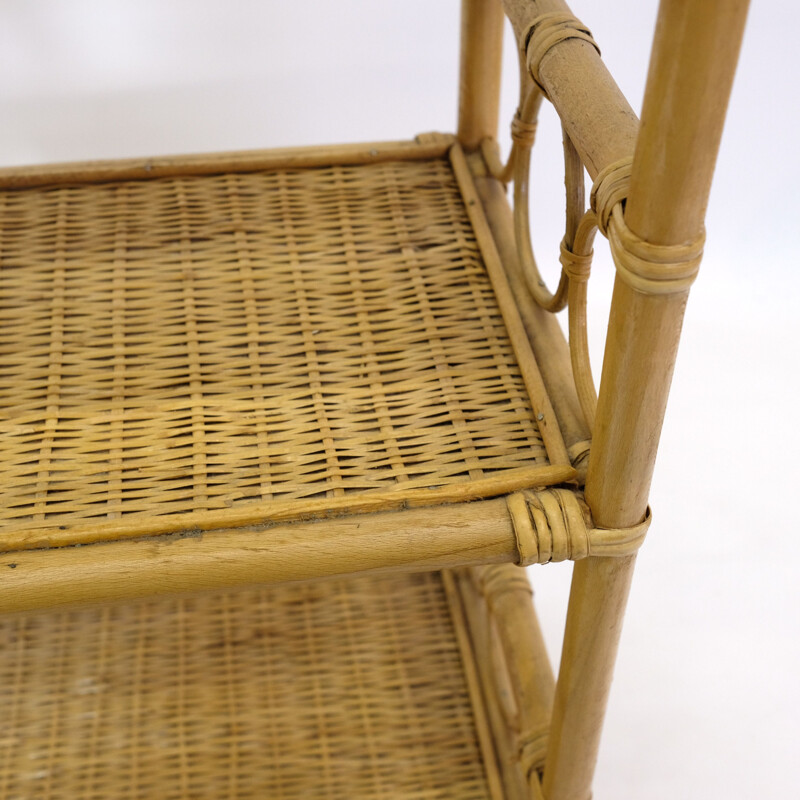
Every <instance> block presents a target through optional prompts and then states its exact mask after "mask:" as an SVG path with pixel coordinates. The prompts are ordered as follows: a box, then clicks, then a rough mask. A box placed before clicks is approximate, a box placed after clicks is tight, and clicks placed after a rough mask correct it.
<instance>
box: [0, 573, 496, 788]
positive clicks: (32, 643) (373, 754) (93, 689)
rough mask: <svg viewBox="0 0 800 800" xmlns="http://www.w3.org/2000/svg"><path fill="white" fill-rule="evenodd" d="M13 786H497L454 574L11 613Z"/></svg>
mask: <svg viewBox="0 0 800 800" xmlns="http://www.w3.org/2000/svg"><path fill="white" fill-rule="evenodd" d="M0 641H2V642H3V643H4V645H3V648H2V658H0V704H1V707H2V709H3V728H2V731H0V798H2V800H22V798H25V800H32V799H33V798H36V800H56V799H58V800H62V798H63V800H109V798H131V799H132V800H133V799H134V798H140V799H141V800H145V798H146V799H147V800H153V799H154V798H159V800H170V799H171V798H182V799H185V798H189V797H191V798H193V800H205V799H206V798H207V799H208V800H219V798H226V800H245V798H259V800H261V799H262V798H271V799H272V800H279V799H280V798H286V799H288V798H292V799H294V798H303V800H306V799H307V798H311V797H314V798H337V800H341V799H342V798H392V799H393V800H402V798H408V799H409V800H411V798H420V799H421V798H425V799H426V800H427V799H428V798H434V797H435V798H443V799H444V798H453V799H454V800H455V799H456V798H458V800H478V798H481V800H483V798H487V797H488V793H487V789H486V784H485V778H484V770H483V765H482V761H481V754H480V751H479V747H478V743H477V736H476V731H475V726H474V721H473V716H472V709H471V705H470V697H469V693H468V689H467V686H466V683H465V680H464V677H463V674H462V671H461V669H462V668H461V660H460V655H459V650H458V646H457V643H456V639H455V632H454V629H453V624H452V622H451V619H450V615H449V609H448V606H447V601H446V598H445V594H444V591H443V588H442V583H441V578H440V576H439V575H438V574H415V575H405V576H400V577H388V578H385V579H380V578H369V579H363V578H362V579H359V580H353V581H346V582H345V581H339V582H323V583H319V584H315V585H309V584H298V585H286V586H281V587H277V588H272V589H269V590H238V591H236V592H232V593H227V594H209V595H197V596H190V597H188V598H181V599H172V598H170V599H167V600H163V599H162V600H158V601H148V602H144V603H138V604H133V605H130V604H129V605H114V606H105V607H93V608H88V609H80V610H74V611H69V612H58V613H48V614H29V615H25V616H21V615H15V616H11V617H5V618H0Z"/></svg>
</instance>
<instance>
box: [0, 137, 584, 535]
mask: <svg viewBox="0 0 800 800" xmlns="http://www.w3.org/2000/svg"><path fill="white" fill-rule="evenodd" d="M451 141H452V140H451V139H450V138H449V137H428V138H427V139H426V140H424V141H423V142H422V143H407V144H403V145H387V146H384V147H369V148H364V147H362V148H361V149H360V150H358V149H357V148H345V149H341V150H335V149H332V150H330V151H294V152H288V153H275V154H265V155H263V157H261V158H260V159H259V158H255V157H253V156H247V157H246V156H241V157H238V158H236V157H230V156H227V157H222V158H220V159H218V160H216V161H215V160H213V159H211V160H199V159H186V160H184V161H182V162H177V163H174V162H168V161H164V162H161V163H159V162H149V163H147V164H142V165H139V166H138V167H137V166H135V165H133V164H131V163H128V162H124V163H120V164H105V165H98V166H89V167H87V168H85V169H84V170H83V171H82V172H78V169H77V168H71V167H66V168H61V169H60V170H59V169H55V170H52V171H51V172H49V173H48V172H46V171H42V170H31V171H30V172H29V173H27V174H25V173H12V174H10V175H8V174H7V175H5V176H0V180H2V182H3V184H4V185H5V186H6V188H4V189H2V191H0V486H2V489H0V495H2V499H0V551H11V550H20V549H31V548H41V547H48V546H53V545H71V544H83V543H89V542H97V541H107V540H114V539H120V538H135V537H143V536H151V535H158V534H166V533H176V532H186V531H193V530H212V529H220V530H221V529H232V528H237V527H241V526H245V525H254V524H261V523H265V522H275V521H283V522H286V521H292V520H298V519H304V518H305V519H307V518H310V517H314V516H320V515H330V514H336V515H339V514H342V513H358V512H365V511H377V510H383V509H391V508H398V507H404V506H409V505H433V504H441V503H449V502H454V501H461V500H473V499H480V498H486V497H491V496H495V495H500V494H504V493H508V492H512V491H515V490H517V489H520V488H525V487H530V486H543V485H552V484H553V483H557V482H559V481H563V480H565V479H568V478H569V477H570V476H571V474H572V473H571V469H570V467H569V462H568V459H567V458H566V453H565V450H564V445H563V441H562V440H561V436H560V433H559V431H558V428H557V425H556V423H555V418H554V416H553V414H552V410H551V408H550V405H549V402H548V401H547V397H546V394H545V392H544V388H543V386H542V384H541V380H540V378H539V373H538V369H537V367H536V364H535V361H534V360H533V355H532V352H531V350H530V346H529V345H528V343H527V341H526V340H525V339H524V336H519V335H518V332H517V328H518V327H519V326H518V318H517V319H515V318H514V314H515V313H516V311H515V309H514V308H513V303H509V302H508V298H509V297H510V295H509V293H508V287H507V285H506V284H505V279H504V277H503V275H502V271H501V270H499V269H498V268H497V265H496V264H493V263H491V262H492V261H493V259H494V260H496V254H495V255H493V256H492V257H491V258H488V259H487V258H486V257H485V255H484V254H483V253H482V248H483V249H485V248H486V247H487V246H489V247H491V246H492V245H491V242H489V241H488V239H487V237H486V236H485V234H483V233H482V226H481V225H480V224H479V225H478V226H477V235H476V226H475V221H476V218H477V217H476V215H481V214H482V212H481V210H480V208H479V203H476V202H475V201H474V199H472V195H471V194H470V192H473V191H474V190H473V189H472V188H471V178H470V176H469V173H468V170H466V168H465V163H466V162H463V156H461V155H460V151H458V153H456V154H453V153H450V156H449V157H448V152H449V147H450V144H451ZM326 152H327V153H328V155H327V156H326ZM459 158H460V159H461V160H459ZM462 162H463V163H462ZM137 170H138V172H137ZM139 172H140V173H141V175H140V174H139ZM144 176H146V177H144ZM142 177H144V179H142ZM465 192H466V194H465ZM465 198H466V199H465ZM478 222H480V219H478ZM484 227H485V225H484ZM487 264H488V265H489V269H488V271H487ZM498 282H499V283H498ZM499 284H500V285H499ZM498 297H500V300H501V302H500V303H499V302H498ZM504 300H505V302H503V301H504ZM501 306H502V308H501ZM509 314H510V315H511V317H512V318H511V321H510V323H509ZM504 315H505V317H506V319H505V320H504ZM515 325H516V327H515ZM509 331H511V333H509Z"/></svg>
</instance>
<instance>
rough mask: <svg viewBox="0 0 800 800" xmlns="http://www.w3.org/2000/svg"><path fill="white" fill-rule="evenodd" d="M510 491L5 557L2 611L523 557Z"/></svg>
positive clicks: (0, 566)
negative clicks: (449, 502)
mask: <svg viewBox="0 0 800 800" xmlns="http://www.w3.org/2000/svg"><path fill="white" fill-rule="evenodd" d="M518 559H519V552H518V550H517V543H516V538H515V534H514V529H513V526H512V523H511V518H510V516H509V512H508V508H507V506H506V501H505V499H504V498H497V499H495V500H479V501H476V502H474V503H462V504H459V505H452V506H447V505H445V506H437V507H434V508H417V509H407V510H405V511H388V512H382V513H379V514H362V515H357V516H349V517H339V518H335V519H327V520H321V521H317V522H296V523H293V524H285V525H274V526H271V527H266V528H265V527H263V526H259V527H253V528H242V529H239V530H228V531H211V532H207V533H200V532H196V533H194V534H192V535H183V536H159V537H155V538H150V539H137V540H133V541H117V542H106V543H99V544H92V545H85V546H83V547H60V548H53V549H50V550H26V551H20V552H17V553H3V554H2V555H0V575H2V578H3V580H2V581H0V612H2V613H5V612H11V611H25V610H30V609H36V608H47V607H51V606H59V605H67V604H72V603H90V602H102V601H108V600H123V599H130V598H134V597H146V596H149V595H159V594H161V595H163V594H174V593H176V592H192V591H204V590H207V589H222V588H227V587H230V586H235V585H248V584H249V585H253V584H258V583H283V582H288V581H299V580H313V579H318V578H327V577H333V576H345V575H353V574H355V573H357V572H363V571H381V572H386V571H392V570H400V571H409V570H412V571H413V570H436V569H448V568H451V567H457V566H462V565H478V564H492V563H503V562H515V561H517V560H518Z"/></svg>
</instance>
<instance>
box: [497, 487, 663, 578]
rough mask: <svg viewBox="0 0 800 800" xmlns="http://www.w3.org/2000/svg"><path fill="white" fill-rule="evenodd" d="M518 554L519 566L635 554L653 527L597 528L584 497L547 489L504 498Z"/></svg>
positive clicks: (647, 517) (646, 520)
mask: <svg viewBox="0 0 800 800" xmlns="http://www.w3.org/2000/svg"><path fill="white" fill-rule="evenodd" d="M506 504H507V506H508V511H509V513H510V515H511V522H512V525H513V528H514V536H515V538H516V540H517V549H518V551H519V562H518V563H519V565H520V566H522V567H527V566H530V565H531V564H548V563H550V562H551V561H552V562H557V561H578V560H579V559H581V558H586V557H587V556H609V557H615V558H622V557H623V556H630V555H633V554H634V553H635V552H636V551H637V550H638V549H639V548H640V547H641V546H642V542H643V541H644V537H645V535H646V534H647V529H648V528H649V527H650V520H651V512H650V508H649V507H648V509H647V513H646V514H645V517H644V519H643V520H642V521H641V522H640V523H638V524H637V525H633V526H631V527H630V528H597V527H594V523H593V522H592V519H591V515H590V513H589V509H588V506H587V505H586V503H585V501H584V500H583V495H582V494H581V493H580V492H575V491H572V490H571V489H558V488H556V489H543V490H541V491H533V490H527V491H523V492H515V493H514V494H512V495H509V496H508V497H507V498H506Z"/></svg>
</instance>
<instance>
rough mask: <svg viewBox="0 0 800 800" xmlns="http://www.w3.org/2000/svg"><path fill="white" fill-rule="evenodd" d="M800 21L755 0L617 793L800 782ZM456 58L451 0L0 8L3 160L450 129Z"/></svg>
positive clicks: (543, 591)
mask: <svg viewBox="0 0 800 800" xmlns="http://www.w3.org/2000/svg"><path fill="white" fill-rule="evenodd" d="M599 5H600V4H594V3H591V2H589V0H574V2H573V8H574V11H575V12H576V14H577V15H578V16H579V17H581V18H582V19H583V20H584V21H585V22H587V23H588V24H589V25H590V27H591V28H592V30H593V33H594V35H595V38H596V39H597V41H598V42H599V43H600V45H601V47H602V49H603V55H604V58H605V60H606V62H607V63H608V65H609V67H610V69H611V71H612V73H613V74H614V75H615V76H617V79H618V81H619V83H620V85H621V86H622V89H623V91H624V92H625V94H626V95H627V96H628V98H629V99H630V101H631V103H632V105H633V106H634V108H636V109H637V110H638V108H639V107H640V104H641V98H642V94H643V87H644V78H645V75H646V69H647V58H648V52H649V47H650V40H651V37H652V30H653V23H654V19H655V1H654V0H653V2H648V3H641V2H636V0H625V1H624V2H622V1H621V0H618V2H616V3H613V4H605V3H604V4H602V13H600V12H601V9H600V8H599ZM607 5H611V6H612V7H611V8H607ZM798 27H800V13H799V12H798V9H797V6H796V5H795V4H794V3H789V2H781V1H780V0H760V1H759V2H756V3H754V7H753V9H752V12H751V19H750V25H749V30H748V34H747V37H746V40H745V46H744V50H743V53H742V60H741V66H740V71H739V76H738V78H737V83H736V86H735V89H734V96H733V99H732V102H731V109H730V115H729V121H728V127H727V130H726V133H725V136H724V139H723V144H722V150H721V153H720V159H719V164H718V170H717V177H716V182H715V188H714V191H713V194H712V197H711V203H710V209H709V215H708V225H707V227H708V245H707V248H706V257H705V260H704V263H703V267H702V270H701V274H700V278H699V280H698V281H697V283H696V285H695V288H694V289H693V292H692V299H691V301H690V304H689V309H688V313H687V318H686V323H685V329H684V339H683V344H682V349H681V353H680V356H679V360H678V365H677V369H676V373H675V379H674V384H673V394H672V398H671V403H670V407H669V411H668V415H667V419H666V423H665V426H664V432H663V438H662V446H661V452H660V456H659V463H658V466H657V471H656V476H655V481H654V484H653V491H652V505H653V507H654V510H655V521H654V523H653V526H652V529H651V534H650V536H649V537H648V541H647V544H646V546H645V548H644V550H643V551H642V553H641V556H640V558H639V565H638V570H637V575H636V578H635V579H634V586H633V591H632V595H631V604H630V609H629V612H628V617H627V620H626V627H625V631H624V633H623V637H622V646H621V652H620V658H619V662H618V668H617V676H616V682H615V687H614V690H613V692H612V697H611V704H610V708H609V713H608V718H607V723H606V730H605V737H604V741H603V746H602V750H601V754H600V764H599V766H598V772H597V780H596V788H595V798H597V800H604V798H615V799H616V800H627V799H628V798H630V799H631V800H634V798H635V799H637V800H638V799H639V798H653V799H654V800H655V799H658V800H660V799H661V798H663V799H664V800H667V798H669V800H673V799H674V798H697V800H700V799H701V798H703V799H704V800H705V798H712V797H726V798H751V797H761V798H766V797H770V798H773V797H774V798H786V797H794V796H798V794H799V793H800V792H798V790H799V789H800V780H798V778H797V777H796V764H794V763H791V762H796V761H797V756H798V752H799V751H798V742H800V690H799V689H798V677H800V589H798V583H800V581H798V579H797V577H796V572H797V566H796V565H797V561H798V557H799V556H800V535H798V533H797V531H796V530H795V527H796V525H795V519H794V515H793V514H792V511H791V509H792V507H793V505H794V502H793V500H794V499H796V498H797V495H798V488H797V485H798V477H800V475H799V473H798V467H797V454H798V449H799V448H798V445H800V436H798V432H797V423H796V421H795V419H796V413H797V411H798V403H797V400H796V397H797V390H798V386H799V385H800V384H799V383H798V378H797V371H798V367H799V366H800V358H798V339H799V338H800V323H799V322H798V312H797V310H796V309H797V306H798V298H800V292H799V290H800V280H799V279H798V270H797V269H796V265H795V263H794V260H793V259H790V248H792V249H793V248H794V242H793V240H794V239H795V237H796V235H797V233H796V226H797V224H798V221H800V219H799V218H800V213H799V212H800V196H798V183H799V181H798V179H800V174H799V173H800V167H799V166H798V159H797V156H796V152H797V147H796V136H797V134H796V131H797V129H798V123H799V122H800V115H798V110H797V105H798V103H797V100H798V81H797V78H798V72H799V71H798V68H797V61H796V60H795V59H794V50H795V44H794V40H793V39H792V38H789V37H788V36H787V37H786V38H785V39H784V36H783V31H786V32H787V33H788V32H791V31H796V30H797V29H798ZM506 41H507V56H508V58H507V60H506V76H507V80H506V82H505V90H504V97H503V113H502V119H503V120H510V118H511V115H512V113H513V110H514V104H515V93H516V71H515V70H516V67H515V64H514V54H513V50H512V48H511V47H510V46H509V44H510V41H511V40H510V37H508V36H507V40H506ZM457 60H458V2H456V0H447V1H446V2H445V0H439V2H436V3H434V2H431V1H430V0H428V1H427V2H424V0H403V2H400V1H399V0H395V1H393V2H388V0H387V2H380V3H376V2H361V3H356V2H351V1H343V0H336V2H333V0H329V1H328V2H326V1H325V0H317V1H316V2H302V3H301V2H297V3H290V2H280V3H279V2H265V1H264V0H259V2H253V1H252V0H226V1H225V2H223V1H222V0H70V2H64V1H63V0H34V2H31V0H0V163H2V164H4V165H11V164H22V163H34V162H46V161H61V160H71V159H84V158H99V157H114V156H131V155H153V154H160V153H177V152H192V151H213V150H221V149H228V150H231V149H239V148H254V147H269V146H279V145H287V144H310V143H324V142H338V141H354V140H365V141H366V140H379V139H397V138H404V137H411V136H413V135H414V134H416V133H418V132H420V131H426V130H434V129H435V130H452V129H453V127H454V120H455V114H456V107H455V98H456V91H455V87H456V80H457ZM546 111H549V110H546ZM542 128H543V129H542V130H541V133H540V136H539V141H538V143H537V153H536V157H535V160H534V170H535V171H536V175H537V180H538V181H539V185H540V186H542V187H543V188H542V189H541V191H540V192H539V194H538V195H537V196H536V197H535V198H534V201H533V208H532V214H533V221H534V222H533V224H534V229H535V241H536V245H537V249H538V252H539V257H540V261H541V262H542V263H545V264H550V265H551V266H550V269H549V276H550V278H551V280H552V278H553V277H554V276H555V270H554V268H553V267H552V265H553V264H555V263H556V253H557V244H558V242H559V240H560V238H561V226H562V224H563V222H562V215H563V201H562V200H561V194H562V191H563V190H562V188H561V187H562V180H563V177H562V172H561V166H560V162H559V158H560V138H559V131H558V126H557V124H556V122H555V117H554V115H553V114H552V113H546V114H545V119H544V120H543V125H542ZM504 130H505V124H504ZM506 139H507V136H506V135H505V133H504V134H503V140H504V143H506ZM553 197H556V198H558V201H557V202H553V200H552V198H553ZM547 198H549V201H548V200H547ZM598 250H599V251H603V248H602V246H601V247H599V248H598ZM611 280H612V267H611V265H610V260H609V259H608V257H607V255H605V253H602V252H601V254H600V256H599V257H598V259H597V263H596V267H595V274H594V278H593V285H592V289H591V297H590V300H591V302H592V305H591V308H590V313H591V315H592V351H593V360H594V364H595V370H596V373H597V374H598V375H599V371H600V365H601V361H602V351H603V328H604V325H605V322H606V314H607V309H608V301H609V298H610V287H611ZM531 577H532V579H533V580H534V583H535V586H536V588H537V603H538V607H539V612H540V616H541V618H542V620H543V623H544V625H545V628H546V633H547V638H548V641H549V644H550V648H551V652H552V654H553V656H554V658H555V659H556V660H557V658H558V655H559V652H560V632H561V626H562V624H563V614H564V608H565V598H566V593H567V590H568V579H569V568H568V567H564V566H563V565H562V567H561V568H559V567H551V568H534V569H533V570H532V573H531Z"/></svg>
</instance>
